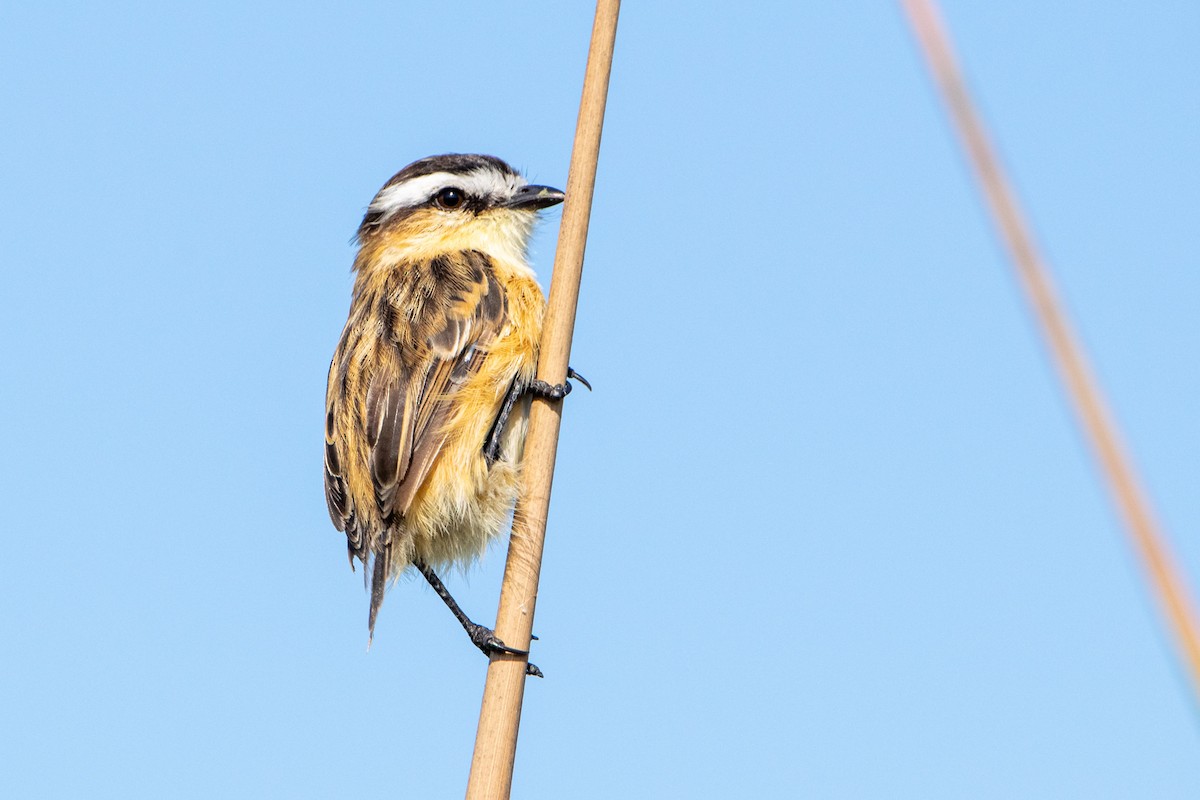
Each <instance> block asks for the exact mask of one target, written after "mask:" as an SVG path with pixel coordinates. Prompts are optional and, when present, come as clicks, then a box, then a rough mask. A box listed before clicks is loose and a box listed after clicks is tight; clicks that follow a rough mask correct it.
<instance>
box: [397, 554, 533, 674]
mask: <svg viewBox="0 0 1200 800" xmlns="http://www.w3.org/2000/svg"><path fill="white" fill-rule="evenodd" d="M414 566H415V567H416V568H417V569H418V570H419V571H420V572H421V574H422V575H424V576H425V580H427V581H429V585H430V586H432V587H433V590H434V591H435V592H437V595H438V597H440V598H442V602H443V603H445V604H446V607H447V608H449V609H450V613H451V614H453V615H454V618H455V619H457V620H458V622H459V624H460V625H462V626H463V630H465V631H466V632H467V636H469V637H471V643H472V644H474V645H475V646H476V647H478V648H479V649H480V650H481V651H483V654H484V655H485V656H488V657H489V658H490V657H491V655H492V653H510V654H512V655H514V656H527V655H529V651H528V650H518V649H516V648H515V647H509V646H508V645H506V644H505V643H504V642H502V641H500V639H499V638H497V636H496V633H495V631H493V630H492V629H491V628H485V627H484V626H482V625H476V624H475V623H474V622H472V621H471V619H470V617H468V616H467V615H466V614H464V613H463V610H462V609H461V608H459V607H458V603H456V602H454V598H453V597H451V596H450V592H449V591H448V590H447V589H446V584H444V583H442V579H441V578H439V577H438V576H437V575H436V574H435V573H434V571H433V570H432V569H430V567H429V565H428V564H423V563H421V562H419V561H418V562H417V563H416V564H414ZM525 674H526V675H533V676H534V677H537V678H541V677H543V675H542V671H541V670H540V669H538V668H537V666H536V665H534V664H528V663H527V664H526V665H525Z"/></svg>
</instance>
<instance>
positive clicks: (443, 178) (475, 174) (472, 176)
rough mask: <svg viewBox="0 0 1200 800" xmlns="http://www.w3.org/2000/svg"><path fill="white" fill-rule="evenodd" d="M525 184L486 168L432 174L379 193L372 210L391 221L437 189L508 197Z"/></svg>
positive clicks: (515, 178) (505, 174)
mask: <svg viewBox="0 0 1200 800" xmlns="http://www.w3.org/2000/svg"><path fill="white" fill-rule="evenodd" d="M525 184H526V181H525V179H524V178H522V177H520V176H519V175H510V174H507V173H503V172H500V171H499V170H495V169H489V168H487V167H484V168H481V169H476V170H472V171H471V172H468V173H465V174H461V173H459V174H456V173H453V172H431V173H430V174H428V175H421V176H419V177H416V178H409V179H408V180H406V181H401V182H400V183H397V184H394V185H392V186H388V187H387V188H385V189H382V190H380V192H379V194H377V195H375V199H374V200H373V201H371V208H370V210H371V211H375V212H378V213H379V214H381V215H382V216H383V217H388V216H390V215H391V214H394V213H395V212H397V211H399V210H400V209H402V208H411V207H413V206H419V205H422V204H424V203H425V202H427V201H428V200H429V198H430V197H432V196H433V194H434V193H435V192H436V191H437V190H438V189H444V188H446V187H448V186H455V187H457V188H459V189H462V190H463V191H464V192H466V193H467V194H469V195H474V196H475V197H508V196H510V195H511V194H512V193H513V192H515V191H516V190H517V189H520V188H521V187H522V186H524V185H525Z"/></svg>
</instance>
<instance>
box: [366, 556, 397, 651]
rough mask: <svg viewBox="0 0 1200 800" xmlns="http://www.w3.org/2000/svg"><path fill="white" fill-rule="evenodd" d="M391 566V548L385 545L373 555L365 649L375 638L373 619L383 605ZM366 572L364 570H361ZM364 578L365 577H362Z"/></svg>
mask: <svg viewBox="0 0 1200 800" xmlns="http://www.w3.org/2000/svg"><path fill="white" fill-rule="evenodd" d="M391 565H392V546H391V544H385V545H384V546H383V547H382V548H380V551H379V552H378V553H376V554H375V571H374V573H373V574H372V575H371V615H370V617H369V618H368V619H367V631H368V634H367V648H368V649H370V647H371V641H372V640H374V638H375V618H376V617H378V616H379V607H380V606H381V605H383V592H384V590H385V589H386V588H387V581H388V572H390V571H391V570H390V568H391ZM363 572H366V570H363ZM364 577H365V576H364Z"/></svg>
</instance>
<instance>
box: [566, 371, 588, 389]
mask: <svg viewBox="0 0 1200 800" xmlns="http://www.w3.org/2000/svg"><path fill="white" fill-rule="evenodd" d="M567 377H568V378H570V379H571V380H576V381H579V382H580V383H582V384H583V385H584V386H586V387H587V390H588V391H589V392H590V391H591V390H592V385H591V384H590V383H588V379H587V378H585V377H583V376H582V375H580V374H579V373H578V372H576V371H575V368H574V367H567Z"/></svg>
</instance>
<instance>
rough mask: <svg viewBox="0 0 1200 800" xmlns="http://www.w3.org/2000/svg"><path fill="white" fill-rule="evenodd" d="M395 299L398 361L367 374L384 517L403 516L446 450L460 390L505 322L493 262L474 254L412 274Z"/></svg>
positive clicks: (373, 461) (373, 458)
mask: <svg viewBox="0 0 1200 800" xmlns="http://www.w3.org/2000/svg"><path fill="white" fill-rule="evenodd" d="M397 297H398V299H399V302H398V303H395V304H394V305H395V309H394V310H395V313H394V314H393V315H392V318H393V319H395V320H396V321H397V326H394V327H393V330H392V340H393V341H394V342H395V344H396V346H397V347H398V348H399V349H400V358H398V359H396V360H395V361H393V362H392V363H391V364H390V365H389V367H388V368H384V369H381V370H379V371H377V372H376V373H375V374H374V375H373V376H372V378H371V382H370V384H369V386H368V389H367V401H366V432H367V444H368V448H369V459H370V461H369V466H370V471H371V478H372V481H373V483H374V486H375V499H376V502H377V503H378V505H379V510H380V512H381V513H382V514H383V517H384V519H391V518H392V517H394V516H397V515H403V514H404V513H405V512H407V511H408V508H409V505H410V504H411V503H412V499H413V497H414V495H416V493H417V491H418V490H419V489H420V488H421V485H422V484H423V483H424V481H425V478H426V477H427V476H428V474H429V470H430V469H431V468H432V467H433V464H434V461H435V460H436V459H437V455H438V453H439V452H441V449H442V446H443V445H444V444H445V441H446V432H445V430H444V429H445V423H446V419H447V417H448V415H449V414H450V412H451V410H452V409H453V404H454V402H455V395H456V394H457V391H458V389H459V387H460V386H461V385H462V384H463V383H464V382H465V381H466V380H467V378H468V377H469V376H470V375H471V374H473V373H474V372H476V371H478V369H479V367H480V365H482V363H483V361H484V359H486V358H487V347H488V345H489V344H490V343H491V342H492V340H493V339H495V338H496V336H498V335H499V333H500V331H501V329H502V328H503V327H504V324H505V320H506V316H507V314H506V312H507V308H506V303H505V298H504V290H503V288H502V287H501V286H500V284H499V283H498V282H497V281H496V278H495V276H494V274H493V271H492V268H491V263H490V262H489V261H488V259H487V256H485V255H483V254H482V253H478V252H474V251H470V252H463V253H458V254H456V255H454V256H443V257H439V258H436V259H434V260H433V261H432V262H430V264H428V265H424V267H423V268H421V269H417V270H413V272H412V273H411V274H410V275H409V276H408V280H407V281H406V283H405V284H404V285H402V287H401V291H400V292H399V293H398V295H397ZM418 297H419V298H420V302H413V299H414V298H418ZM412 308H419V309H420V310H421V312H420V314H419V315H418V316H417V319H415V320H413V319H412V316H413V315H412V314H411V313H406V309H412ZM482 446H483V443H482V442H481V443H480V447H482Z"/></svg>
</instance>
